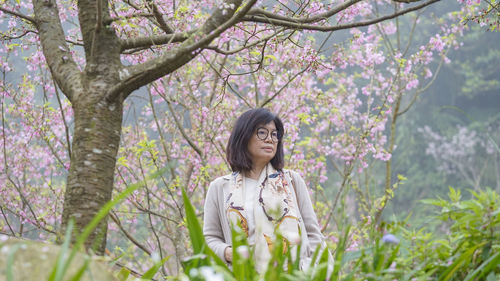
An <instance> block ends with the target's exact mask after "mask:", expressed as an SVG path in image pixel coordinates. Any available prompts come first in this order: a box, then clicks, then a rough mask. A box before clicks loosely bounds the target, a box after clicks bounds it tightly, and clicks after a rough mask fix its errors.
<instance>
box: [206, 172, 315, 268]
mask: <svg viewBox="0 0 500 281" xmlns="http://www.w3.org/2000/svg"><path fill="white" fill-rule="evenodd" d="M285 175H290V176H291V177H292V179H289V178H288V176H287V180H289V181H290V180H291V182H292V183H293V187H294V188H295V194H294V197H295V196H296V197H297V198H296V202H298V204H297V205H298V206H299V210H300V215H301V217H302V218H301V219H302V222H303V223H301V228H302V229H303V230H304V228H305V230H306V231H302V233H307V237H306V239H305V240H304V239H302V241H303V242H302V247H301V248H302V249H303V251H301V252H302V254H301V256H302V257H303V258H304V257H310V256H311V255H312V253H313V252H314V249H316V247H317V246H318V245H320V244H321V242H322V241H323V235H322V234H321V229H320V227H319V224H318V220H317V218H316V214H315V213H314V210H313V206H312V203H311V198H310V197H309V193H308V191H307V187H306V184H305V182H304V180H303V179H302V177H301V176H300V175H299V174H298V173H297V172H295V171H291V170H289V171H286V170H285ZM231 177H232V175H226V176H222V177H219V178H217V179H215V180H214V181H213V182H211V183H210V186H209V188H208V192H207V197H206V199H205V207H204V217H203V221H204V224H203V234H204V235H205V239H206V241H207V244H208V246H209V247H210V248H211V249H212V250H213V251H214V252H215V254H217V256H219V257H220V258H221V259H222V260H224V261H225V258H224V250H225V249H226V247H228V246H231V229H230V227H229V223H228V220H227V216H226V212H225V210H224V190H225V189H226V190H227V188H229V184H230V183H231ZM304 241H305V242H306V243H304ZM304 244H307V245H304ZM304 246H305V247H304Z"/></svg>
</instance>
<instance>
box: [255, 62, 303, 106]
mask: <svg viewBox="0 0 500 281" xmlns="http://www.w3.org/2000/svg"><path fill="white" fill-rule="evenodd" d="M310 66H311V64H309V65H308V66H306V67H305V68H304V69H302V70H301V71H299V72H297V73H295V75H293V76H292V78H290V80H288V82H286V83H285V85H283V86H282V87H281V88H280V89H279V90H278V91H277V92H276V93H274V95H272V96H271V97H269V98H267V99H266V100H264V101H263V102H262V104H261V105H260V106H259V107H264V106H266V105H267V104H268V103H270V102H271V101H272V100H273V99H275V98H276V97H277V96H278V95H279V94H280V93H281V92H282V91H283V90H284V89H285V88H286V87H288V85H290V83H292V82H293V80H295V78H297V77H298V76H299V75H301V74H302V73H304V72H305V71H306V70H307V69H308V68H309V67H310Z"/></svg>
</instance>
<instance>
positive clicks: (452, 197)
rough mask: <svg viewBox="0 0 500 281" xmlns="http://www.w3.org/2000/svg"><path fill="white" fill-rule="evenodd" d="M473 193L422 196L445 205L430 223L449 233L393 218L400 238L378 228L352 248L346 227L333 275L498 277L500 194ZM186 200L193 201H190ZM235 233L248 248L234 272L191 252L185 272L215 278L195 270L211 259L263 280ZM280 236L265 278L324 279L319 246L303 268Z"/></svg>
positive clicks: (238, 276)
mask: <svg viewBox="0 0 500 281" xmlns="http://www.w3.org/2000/svg"><path fill="white" fill-rule="evenodd" d="M471 194H472V195H473V199H470V200H461V195H460V192H459V191H456V190H455V189H453V188H450V192H449V199H448V200H444V199H427V200H423V203H425V204H431V205H434V206H438V207H440V208H441V210H440V211H439V212H438V214H437V215H436V216H435V217H433V218H432V219H431V221H430V223H431V224H433V223H436V224H441V223H445V224H447V225H448V227H447V230H446V232H447V233H446V234H444V235H443V234H436V233H435V232H431V230H430V229H428V228H427V226H424V227H421V228H417V229H407V228H406V227H405V226H404V225H405V224H404V223H391V224H386V225H385V227H386V231H391V232H393V233H395V234H396V235H398V236H400V237H401V239H397V238H396V237H395V236H394V235H392V234H386V235H382V234H381V232H380V231H374V232H371V233H370V235H369V237H368V239H366V240H365V242H366V243H365V244H363V245H361V246H360V247H359V248H358V249H355V250H347V249H346V243H347V240H348V239H349V237H350V234H351V233H350V228H349V227H348V228H346V230H345V232H344V233H343V235H342V236H343V237H344V238H343V239H341V240H340V241H339V242H338V243H337V244H336V245H335V249H332V250H335V267H334V270H333V272H332V273H331V275H330V277H329V279H328V280H422V281H423V280H439V281H448V280H456V281H458V280H460V281H462V280H488V281H489V280H497V279H498V277H500V236H499V235H500V231H499V230H500V211H499V210H500V196H499V195H498V194H497V193H496V192H494V191H492V190H491V189H486V191H479V192H475V191H471ZM185 203H187V205H189V202H188V201H186V202H185ZM187 215H188V216H189V215H191V216H192V219H191V220H190V224H189V228H190V230H192V232H191V235H192V236H191V239H193V240H200V241H202V240H203V234H202V233H201V231H198V232H197V231H196V229H199V225H198V222H197V220H196V217H195V216H194V213H191V214H187ZM478 218H480V219H478ZM361 227H362V226H361ZM368 227H369V228H371V227H373V225H368ZM233 235H235V236H236V238H235V239H233V243H235V244H234V248H235V249H238V248H239V247H243V248H244V249H246V251H243V252H246V253H247V254H246V255H242V254H240V253H241V252H242V251H238V250H236V251H235V255H234V262H233V268H232V272H231V271H229V270H228V268H227V267H225V266H214V265H215V262H213V261H212V262H211V260H212V259H211V258H210V256H209V255H201V256H200V255H195V256H193V257H192V258H193V259H194V260H196V261H197V262H196V263H193V260H190V263H189V266H187V267H186V268H185V269H186V274H187V275H188V276H190V274H191V272H194V274H195V276H194V277H196V279H194V280H212V279H210V278H207V277H206V275H204V274H198V273H199V272H201V270H200V269H198V270H193V269H194V268H197V267H196V266H193V265H195V264H197V265H198V266H202V267H204V268H205V267H207V266H210V264H212V266H213V267H212V268H213V269H212V270H213V271H214V272H218V273H219V274H221V275H220V276H224V278H226V279H225V280H260V279H259V278H260V277H258V276H259V274H258V273H257V272H255V269H254V268H253V266H252V261H251V259H252V258H253V257H252V256H251V254H250V255H248V245H246V243H245V239H241V238H242V236H243V237H244V234H242V233H238V232H237V231H233ZM279 241H280V239H279V238H278V239H277V242H276V243H278V245H277V246H276V248H274V250H273V251H274V253H273V260H272V261H270V263H269V267H268V269H267V271H266V272H265V273H262V274H261V275H260V276H263V277H264V279H265V280H325V277H324V276H325V275H324V274H326V268H327V266H328V264H327V261H326V257H325V256H324V255H323V256H322V257H321V258H320V257H319V255H317V252H316V253H315V255H316V256H315V258H313V261H314V260H315V259H318V260H319V261H318V264H317V265H316V266H315V267H311V268H309V269H308V270H306V271H300V270H299V269H298V267H297V266H298V264H299V262H298V259H299V258H298V259H295V260H294V259H292V257H291V255H290V251H287V252H286V253H287V254H286V255H283V254H282V252H283V248H282V247H283V245H282V244H280V243H279ZM193 242H194V241H193ZM205 246H206V244H205ZM325 252H326V251H325ZM325 252H324V253H325ZM285 264H287V266H283V265H285ZM313 264H314V262H313ZM203 270H204V271H206V269H203ZM203 276H205V278H204V277H203ZM190 277H193V276H190ZM214 280H216V279H214Z"/></svg>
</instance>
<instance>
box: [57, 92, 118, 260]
mask: <svg viewBox="0 0 500 281" xmlns="http://www.w3.org/2000/svg"><path fill="white" fill-rule="evenodd" d="M95 84H96V83H95ZM97 84H98V83H97ZM94 86H95V85H94ZM102 92H104V89H99V87H94V89H93V90H91V91H89V93H86V94H83V95H80V96H81V98H80V99H78V100H77V101H76V102H75V103H74V104H73V110H74V116H75V131H74V136H73V143H72V147H73V150H72V154H71V166H70V171H69V175H68V183H67V187H66V193H65V197H64V210H63V214H62V223H63V227H65V226H67V223H68V222H69V220H70V219H71V218H73V219H74V222H75V232H74V234H73V235H72V237H73V238H74V237H76V236H77V235H78V234H79V233H80V232H81V231H82V230H83V228H84V227H85V226H86V225H87V224H88V223H89V222H90V221H91V220H92V218H93V217H94V216H95V214H97V212H98V211H99V210H100V209H101V208H102V206H103V205H104V204H106V202H108V201H109V200H111V195H112V192H113V180H114V171H115V164H116V155H117V152H118V147H119V144H120V135H121V126H122V115H123V106H122V102H121V101H117V102H115V103H114V104H107V103H106V102H104V101H100V100H99V99H102V97H101V93H102ZM106 233H107V219H105V220H103V221H101V223H100V225H99V226H98V228H97V229H96V231H94V232H93V233H92V234H91V235H90V236H89V238H88V239H87V241H86V244H85V247H86V248H87V249H90V248H93V249H94V251H95V252H96V253H97V254H100V255H102V254H103V253H104V249H105V246H106Z"/></svg>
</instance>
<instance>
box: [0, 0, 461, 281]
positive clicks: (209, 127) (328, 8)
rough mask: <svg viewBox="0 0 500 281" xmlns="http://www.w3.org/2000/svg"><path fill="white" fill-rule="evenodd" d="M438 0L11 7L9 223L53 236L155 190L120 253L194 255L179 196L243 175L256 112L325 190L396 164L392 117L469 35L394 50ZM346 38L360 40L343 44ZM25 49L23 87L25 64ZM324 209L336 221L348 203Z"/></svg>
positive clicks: (121, 212) (117, 217) (125, 216)
mask: <svg viewBox="0 0 500 281" xmlns="http://www.w3.org/2000/svg"><path fill="white" fill-rule="evenodd" d="M413 2H415V3H413ZM435 2H438V1H437V0H429V1H360V0H350V1H344V2H341V1H339V2H333V3H327V4H325V3H322V2H315V1H312V2H309V1H305V2H300V1H279V2H276V3H274V2H272V1H271V2H269V1H268V2H266V1H263V2H261V1H245V2H243V1H227V2H222V1H203V2H202V1H151V0H146V1H83V0H81V1H76V2H75V1H55V0H48V1H47V0H45V1H41V0H40V1H38V0H34V1H33V2H32V3H27V2H22V1H21V2H20V1H4V2H3V3H2V6H1V7H0V11H1V12H2V13H3V15H7V16H8V17H3V16H2V20H3V21H4V22H3V23H4V24H6V25H7V28H6V31H5V32H3V35H2V36H3V40H4V42H5V44H3V45H2V46H1V52H2V54H3V55H2V58H1V71H2V74H3V76H2V80H1V81H0V83H2V84H1V91H2V132H1V133H2V139H3V140H2V141H3V144H2V145H3V155H2V160H3V161H2V163H1V165H3V166H2V168H3V171H5V173H3V174H2V179H1V180H2V183H5V184H2V186H3V187H2V188H3V189H2V195H4V196H5V198H13V200H10V201H7V202H6V203H5V204H4V205H2V206H0V207H1V209H0V211H1V215H2V216H3V221H2V225H0V226H2V228H3V229H5V232H7V233H10V235H16V236H17V235H19V236H28V237H30V235H34V234H33V233H39V235H40V237H39V238H41V239H50V237H53V234H56V233H61V232H63V231H64V227H65V225H66V224H67V223H68V221H69V219H70V218H74V219H75V222H76V227H77V228H79V229H81V228H82V227H83V226H85V225H86V224H87V223H88V222H89V221H90V220H91V219H92V217H93V216H94V215H95V214H96V212H97V211H98V210H99V209H100V208H101V207H102V206H103V204H105V203H106V202H107V201H109V200H110V198H111V197H112V194H113V190H115V191H120V190H122V189H123V188H125V187H126V186H127V185H129V184H130V183H133V182H137V181H141V180H143V181H144V188H142V189H141V190H139V191H137V192H136V193H135V194H134V195H133V196H131V198H129V199H128V201H127V202H126V203H124V204H122V205H120V206H119V207H118V208H116V209H115V210H114V211H113V212H112V213H111V215H110V217H111V219H112V221H113V223H112V224H110V230H111V233H113V235H112V237H113V239H112V241H111V243H112V244H113V245H116V246H121V247H123V248H126V247H129V246H130V247H135V248H137V249H140V251H141V252H142V253H143V254H144V255H146V256H151V255H152V254H153V253H155V252H156V253H159V255H160V256H162V257H163V256H164V255H167V254H168V253H166V252H165V249H174V251H175V254H176V256H177V258H180V257H182V256H184V255H185V251H186V248H187V245H186V243H187V241H186V239H185V231H184V229H183V211H182V209H183V207H182V205H181V204H180V202H181V200H179V198H180V187H185V188H186V189H187V190H188V193H189V194H190V196H191V198H192V199H193V200H195V201H197V202H200V201H201V200H202V198H203V197H204V192H205V191H206V190H205V189H206V187H207V185H208V182H209V181H210V180H211V179H212V178H213V177H214V176H215V175H221V174H224V173H226V172H227V171H228V167H227V163H225V160H224V159H225V158H224V150H225V147H224V144H225V141H226V140H227V137H228V134H229V129H230V128H231V122H232V120H234V119H235V117H236V116H237V115H238V114H239V113H241V112H242V111H244V110H246V109H248V108H251V107H262V106H266V107H269V108H271V109H272V110H273V111H275V112H278V113H279V114H280V115H281V116H282V117H283V118H284V119H285V120H286V121H287V132H286V138H287V139H286V149H287V155H288V157H289V159H287V160H288V162H289V163H290V167H291V168H297V169H299V170H301V171H303V172H304V173H305V174H306V175H307V177H306V178H307V180H308V182H309V183H310V185H311V186H312V187H313V188H314V189H315V190H316V189H317V188H316V187H317V186H319V185H320V184H321V183H323V182H325V180H326V179H327V173H326V168H327V166H330V165H333V166H334V167H335V169H336V170H337V171H338V172H339V175H340V177H339V178H340V181H341V182H342V183H341V186H344V185H345V183H346V182H347V181H348V180H349V179H350V178H351V173H352V172H353V170H354V169H355V168H357V170H358V171H362V170H363V169H364V168H366V167H367V165H368V159H369V158H370V157H371V158H373V159H377V160H382V161H387V160H388V159H389V158H390V154H391V151H392V150H393V149H394V145H393V144H389V145H388V144H387V136H386V129H385V126H386V124H387V122H388V121H389V120H390V118H391V114H392V120H393V121H394V119H395V118H394V114H399V113H400V112H401V111H400V110H399V109H397V108H396V109H394V108H393V106H394V105H395V104H396V105H397V104H399V103H401V98H402V96H403V93H408V92H411V91H414V93H415V95H414V96H416V95H418V91H420V90H421V89H423V88H425V87H421V88H419V87H420V86H419V85H420V84H422V83H423V81H424V80H426V79H427V80H430V79H431V78H432V77H433V74H432V70H431V68H430V66H429V63H430V62H431V61H432V58H433V56H434V55H435V54H439V55H441V56H442V57H443V60H444V59H445V53H444V51H445V50H446V48H449V47H450V46H453V45H454V44H456V42H455V40H454V37H453V36H452V35H453V34H456V33H459V32H460V31H461V29H460V28H459V27H457V25H455V26H454V27H449V28H444V29H443V31H442V32H440V33H439V34H437V35H435V36H433V37H432V38H431V39H430V40H429V41H428V42H427V43H426V44H424V45H423V46H421V47H420V49H416V50H414V51H413V52H406V51H405V50H404V49H403V50H402V49H401V48H392V49H391V50H392V52H391V51H387V50H386V51H384V50H383V46H382V44H391V43H390V39H387V38H386V37H390V36H391V35H392V34H394V32H395V30H397V27H396V26H395V24H394V23H393V22H391V21H389V20H390V19H393V18H397V17H399V16H401V15H404V14H407V13H410V12H413V11H418V10H420V9H422V8H424V7H426V6H428V5H430V4H432V3H435ZM451 20H455V21H456V19H451ZM416 21H417V19H416V18H415V23H416ZM366 27H368V28H366ZM340 30H350V33H351V35H350V36H349V37H348V38H349V39H347V40H346V41H345V42H343V43H340V44H337V45H333V46H331V43H329V41H328V39H329V38H330V37H331V36H334V34H337V33H335V32H338V31H340ZM315 32H323V33H325V34H326V36H318V35H317V33H315ZM383 42H385V43H383ZM386 52H388V53H389V55H387V53H386ZM26 53H28V54H29V56H26V57H25V60H26V67H25V68H26V72H25V73H23V74H22V75H19V74H18V73H16V72H14V71H13V70H14V69H19V68H20V67H21V66H20V65H19V61H18V60H17V61H16V60H15V59H14V58H16V57H22V56H23V54H24V55H25V54H26ZM16 63H17V64H16ZM14 64H16V65H14ZM347 69H354V70H355V71H354V72H349V71H347ZM395 77H396V78H397V79H396V78H395ZM141 87H142V88H141ZM419 89H420V90H419ZM410 97H411V95H410ZM410 103H411V98H410ZM399 106H400V105H398V107H399ZM401 110H404V108H402V109H401ZM394 122H395V121H394ZM163 167H167V173H165V174H163V175H161V176H159V177H157V178H154V179H151V178H150V177H148V175H151V174H152V173H153V172H154V171H157V170H158V169H161V168H163ZM389 178H390V177H389ZM65 179H67V183H66V184H65V183H64V180H65ZM318 194H321V192H319V193H318ZM339 194H340V192H339ZM324 196H327V195H324ZM324 201H327V202H328V201H330V202H331V203H330V205H327V207H330V208H333V209H334V208H335V204H336V202H337V199H335V200H331V199H330V200H328V198H325V200H324ZM61 205H63V206H61ZM327 207H324V208H325V209H328V208H327ZM13 216H15V217H17V218H19V220H18V221H17V220H14V219H13ZM58 216H61V217H62V220H61V221H60V220H59V218H58ZM329 220H330V216H327V218H326V219H325V221H324V222H323V224H324V225H325V226H326V225H327V224H328V221H329ZM28 226H29V227H28ZM140 226H146V227H145V228H144V227H140ZM28 228H29V229H28ZM33 229H36V230H37V231H38V232H37V231H33ZM145 229H146V230H147V231H146V230H145ZM40 230H43V231H41V232H40ZM30 233H31V234H30ZM106 236H107V222H106V221H104V222H103V223H102V224H101V226H100V228H99V229H98V230H97V231H96V233H94V234H93V236H92V237H90V239H89V241H88V244H87V246H88V247H91V246H92V244H93V243H96V241H99V243H98V244H99V247H97V252H98V253H101V254H102V253H103V252H104V250H105V245H106ZM120 237H126V238H127V239H126V240H127V241H129V242H127V243H124V242H123V241H122V240H120V239H119V238H120ZM123 245H125V246H123ZM137 266H141V265H140V264H137ZM175 266H176V265H175V264H174V265H172V267H167V268H164V271H165V273H168V272H174V271H175V270H176V269H175ZM177 266H178V264H177Z"/></svg>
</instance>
